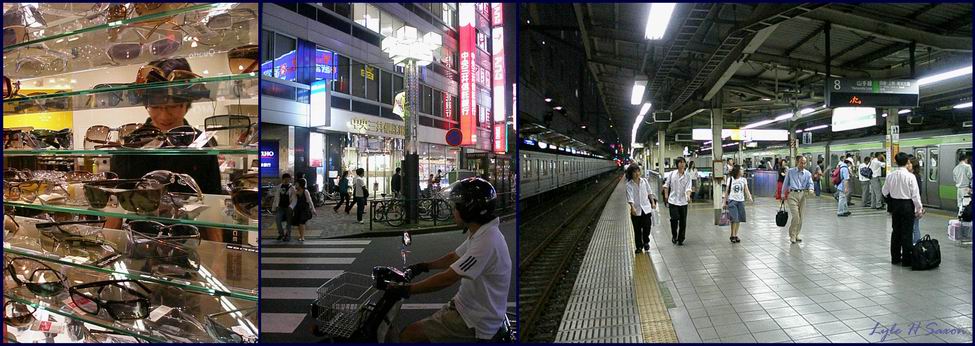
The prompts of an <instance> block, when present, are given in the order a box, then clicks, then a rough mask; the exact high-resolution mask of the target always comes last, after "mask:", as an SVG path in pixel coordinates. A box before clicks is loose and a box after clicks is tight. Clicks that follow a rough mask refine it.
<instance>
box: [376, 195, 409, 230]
mask: <svg viewBox="0 0 975 346" xmlns="http://www.w3.org/2000/svg"><path fill="white" fill-rule="evenodd" d="M381 196H382V197H383V199H374V200H372V203H374V205H375V206H374V208H375V209H374V211H373V213H372V219H373V221H374V222H379V223H383V222H385V223H386V224H387V225H390V226H393V227H399V226H402V225H403V224H404V223H406V213H405V209H406V208H405V207H404V205H403V201H402V200H400V199H399V198H390V199H387V198H386V194H385V193H384V194H382V195H381Z"/></svg>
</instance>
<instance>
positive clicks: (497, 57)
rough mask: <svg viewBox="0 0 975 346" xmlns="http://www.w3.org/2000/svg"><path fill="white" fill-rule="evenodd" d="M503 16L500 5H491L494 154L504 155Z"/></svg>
mask: <svg viewBox="0 0 975 346" xmlns="http://www.w3.org/2000/svg"><path fill="white" fill-rule="evenodd" d="M503 25H504V16H503V12H502V5H501V3H492V4H491V49H492V62H493V64H492V66H491V76H492V78H491V79H492V84H491V87H492V89H493V90H492V91H493V95H492V101H493V107H491V108H492V109H491V110H492V111H493V113H494V152H495V153H499V154H504V153H505V152H506V151H507V149H508V147H507V144H508V141H507V138H506V137H507V130H508V126H506V124H505V120H506V118H507V114H506V112H505V98H504V86H505V81H504V73H505V72H504V28H503Z"/></svg>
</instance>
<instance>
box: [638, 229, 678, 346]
mask: <svg viewBox="0 0 975 346" xmlns="http://www.w3.org/2000/svg"><path fill="white" fill-rule="evenodd" d="M631 230H632V226H631ZM631 239H632V235H631ZM633 290H634V292H635V293H636V294H635V296H636V305H637V310H638V311H639V314H640V328H641V330H642V332H643V342H648V343H658V342H677V332H675V331H674V325H673V323H672V322H671V320H670V314H668V313H667V305H666V304H665V303H664V299H663V297H662V296H661V294H660V288H659V287H658V286H657V273H656V272H655V271H654V269H653V264H651V263H650V256H648V255H647V254H646V253H640V254H636V259H635V260H634V261H633Z"/></svg>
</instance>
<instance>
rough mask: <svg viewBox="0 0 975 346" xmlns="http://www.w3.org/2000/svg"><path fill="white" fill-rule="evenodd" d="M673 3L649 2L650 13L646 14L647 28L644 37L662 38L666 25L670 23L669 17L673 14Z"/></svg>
mask: <svg viewBox="0 0 975 346" xmlns="http://www.w3.org/2000/svg"><path fill="white" fill-rule="evenodd" d="M676 6H677V4H675V3H653V4H650V15H649V16H647V28H646V31H645V32H644V37H646V38H647V39H648V40H659V39H662V38H664V33H666V32H667V26H668V25H669V24H670V17H671V15H673V14H674V7H676Z"/></svg>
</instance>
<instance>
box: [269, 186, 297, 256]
mask: <svg viewBox="0 0 975 346" xmlns="http://www.w3.org/2000/svg"><path fill="white" fill-rule="evenodd" d="M293 189H294V187H293V186H292V184H291V174H288V173H285V174H282V175H281V185H278V186H275V187H274V189H273V190H272V191H271V194H272V195H273V196H274V200H273V201H272V202H271V211H272V212H274V224H275V225H276V226H277V228H278V240H280V241H290V240H291V220H289V217H288V215H289V214H290V210H291V198H290V196H291V193H292V192H293V191H292V190H293ZM282 223H284V224H287V226H286V227H281V224H282Z"/></svg>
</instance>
